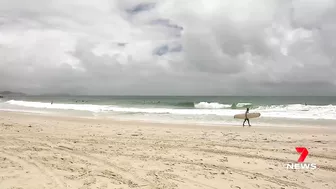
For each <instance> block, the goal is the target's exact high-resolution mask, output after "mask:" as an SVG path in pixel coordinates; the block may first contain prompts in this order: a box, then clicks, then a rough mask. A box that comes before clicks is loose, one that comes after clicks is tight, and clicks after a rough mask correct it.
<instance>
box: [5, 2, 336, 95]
mask: <svg viewBox="0 0 336 189" xmlns="http://www.w3.org/2000/svg"><path fill="white" fill-rule="evenodd" d="M335 20H336V1H335V0H237V1H229V0H206V1H205V0H195V1H181V0H179V1H178V0H160V1H155V0H111V1H109V0H96V1H92V0H82V1H72V0H57V1H56V0H49V1H45V0H30V1H22V0H11V1H5V0H0V67H1V69H0V91H1V90H12V91H21V92H26V93H30V94H40V93H71V94H83V95H150V94H152V95H302V94H306V95H336V60H335V52H336V22H335Z"/></svg>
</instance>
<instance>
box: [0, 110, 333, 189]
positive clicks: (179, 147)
mask: <svg viewBox="0 0 336 189" xmlns="http://www.w3.org/2000/svg"><path fill="white" fill-rule="evenodd" d="M335 128H336V125H335ZM296 146H305V147H307V148H308V149H309V153H310V154H309V155H308V157H307V158H306V162H310V163H316V164H317V165H318V166H319V168H318V169H316V170H296V171H295V170H287V169H286V168H285V167H284V165H285V163H287V162H296V160H297V159H298V157H299V154H298V153H297V152H296V151H295V147H296ZM0 163H1V164H0V189H12V188H25V189H26V188H29V189H40V188H48V189H49V188H57V189H61V188H183V189H187V188H221V189H225V188H236V189H238V188H241V189H246V188H278V189H280V188H286V189H287V188H312V189H323V188H336V130H335V129H332V128H330V129H327V128H323V129H318V128H312V127H304V128H303V127H301V128H300V127H298V128H288V127H255V126H253V127H251V128H248V127H247V128H246V127H245V128H242V127H241V126H225V127H209V126H193V125H169V124H150V123H142V122H134V121H128V122H125V121H124V122H120V121H112V120H94V119H84V118H67V117H50V116H49V117H48V116H41V115H28V114H23V113H13V112H12V113H10V112H0Z"/></svg>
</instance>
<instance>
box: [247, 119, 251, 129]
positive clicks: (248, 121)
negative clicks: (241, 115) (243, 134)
mask: <svg viewBox="0 0 336 189" xmlns="http://www.w3.org/2000/svg"><path fill="white" fill-rule="evenodd" d="M247 123H248V124H249V126H250V127H251V124H250V120H249V119H247Z"/></svg>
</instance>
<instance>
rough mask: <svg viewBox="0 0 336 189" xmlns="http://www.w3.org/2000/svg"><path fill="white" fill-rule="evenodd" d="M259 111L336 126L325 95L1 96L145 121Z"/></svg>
mask: <svg viewBox="0 0 336 189" xmlns="http://www.w3.org/2000/svg"><path fill="white" fill-rule="evenodd" d="M247 107H250V112H251V113H252V112H259V113H261V116H260V117H259V118H255V119H251V120H250V121H251V124H252V126H253V125H261V126H262V125H264V126H269V125H279V126H280V125H281V126H295V125H307V126H313V125H319V126H335V125H336V97H326V96H324V97H322V96H277V97H276V96H23V97H11V98H10V97H5V98H2V99H0V110H6V111H21V112H31V113H40V114H61V115H66V116H78V117H91V118H97V119H98V118H111V119H118V120H142V121H151V122H163V123H165V122H166V123H191V124H207V125H223V126H224V125H237V126H241V125H242V121H243V120H239V119H234V118H233V116H234V115H235V114H239V113H244V112H245V109H246V108H247Z"/></svg>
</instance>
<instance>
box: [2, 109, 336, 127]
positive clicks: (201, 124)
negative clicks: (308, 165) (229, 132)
mask: <svg viewBox="0 0 336 189" xmlns="http://www.w3.org/2000/svg"><path fill="white" fill-rule="evenodd" d="M0 112H5V113H13V114H16V113H17V114H26V115H32V116H46V117H48V116H49V117H56V118H57V117H60V118H62V117H64V118H65V117H66V118H82V119H92V120H107V121H117V122H139V123H144V124H158V125H184V126H186V125H189V126H193V127H195V126H196V127H243V126H242V122H243V119H241V123H237V124H236V123H225V122H223V123H209V122H196V121H189V120H178V121H173V120H158V119H150V118H148V119H140V118H126V117H122V116H117V115H115V116H109V117H106V116H94V115H92V116H85V115H84V116H83V115H81V116H79V115H66V114H65V113H64V112H62V113H54V112H43V111H35V112H34V111H25V110H20V111H18V110H0ZM291 121H292V120H291ZM304 121H309V120H304ZM322 121H326V120H322ZM250 122H251V125H252V127H257V128H259V127H261V128H263V127H281V128H304V129H307V128H322V129H331V130H336V124H331V123H330V122H331V120H327V122H328V124H315V123H314V124H306V125H305V124H303V123H300V124H298V123H296V124H293V123H275V124H274V123H273V124H272V123H263V122H262V123H259V122H258V118H253V119H250ZM332 125H333V126H335V127H333V126H332ZM245 127H248V125H247V123H246V125H245Z"/></svg>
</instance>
